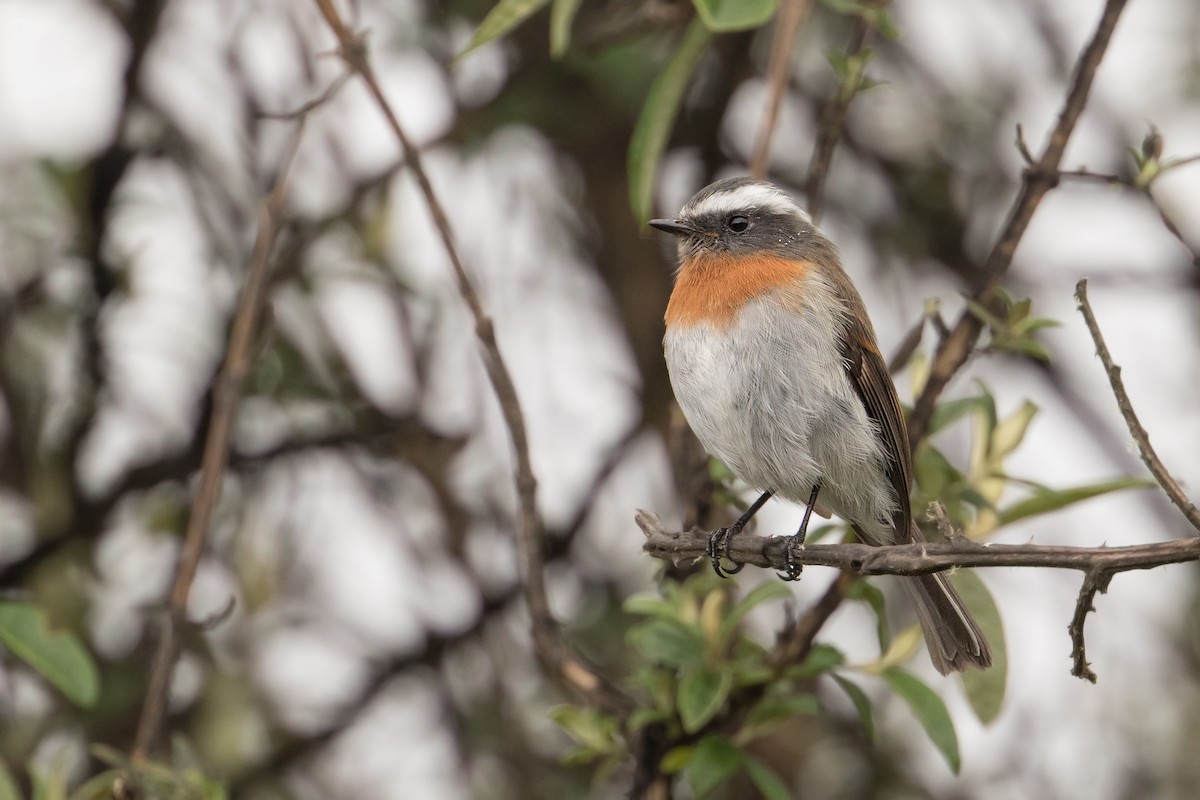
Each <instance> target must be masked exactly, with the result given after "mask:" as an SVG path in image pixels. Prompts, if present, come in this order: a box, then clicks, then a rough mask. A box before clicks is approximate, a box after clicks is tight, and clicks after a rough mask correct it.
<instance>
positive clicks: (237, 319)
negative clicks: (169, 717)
mask: <svg viewBox="0 0 1200 800" xmlns="http://www.w3.org/2000/svg"><path fill="white" fill-rule="evenodd" d="M303 132H304V120H303V118H302V119H301V120H300V122H299V124H297V126H296V129H295V131H294V133H293V134H292V138H291V141H290V142H289V143H288V149H287V151H286V153H285V154H284V157H283V160H282V163H281V164H280V167H279V175H278V177H276V179H275V185H274V186H273V187H272V188H271V191H270V194H268V195H267V197H266V199H264V200H263V202H262V204H261V205H260V207H259V212H258V235H257V237H256V239H255V242H254V249H253V250H252V251H251V254H250V261H249V264H248V266H247V268H246V286H245V288H243V289H242V294H241V297H240V298H239V299H238V305H237V310H236V312H235V314H234V319H233V327H232V329H231V331H230V334H229V345H228V347H227V349H226V351H225V359H224V361H223V362H222V365H221V371H220V372H219V373H218V374H217V377H216V379H215V383H214V385H213V401H212V414H211V417H210V422H209V426H208V436H207V438H206V439H205V442H204V455H203V458H202V460H201V462H200V484H199V487H198V488H197V490H196V496H195V498H194V499H193V500H192V510H191V513H190V514H189V515H188V524H187V531H186V533H185V534H184V540H183V549H182V550H181V551H180V554H179V563H178V565H177V567H176V571H175V578H174V581H173V582H172V584H171V594H170V597H169V599H168V601H167V611H168V619H167V621H166V625H165V627H164V629H163V634H162V637H161V638H160V639H159V642H158V646H157V648H156V650H155V652H154V661H153V664H152V666H151V668H150V682H149V686H148V687H147V689H146V701H145V703H144V704H143V705H142V715H141V717H140V719H139V720H138V727H137V733H136V734H135V736H134V742H133V750H132V753H131V757H132V759H133V760H134V761H135V762H138V761H142V760H144V759H145V757H146V755H147V753H148V752H149V750H150V748H151V746H153V744H154V740H155V739H156V738H157V737H158V732H159V730H160V729H161V728H162V723H163V718H164V716H165V715H166V708H167V694H168V692H169V690H170V687H171V675H172V673H173V672H174V670H175V661H176V660H177V659H178V657H179V648H180V639H181V637H182V631H183V628H184V627H185V626H186V625H187V624H188V620H187V601H188V595H189V594H190V592H191V589H192V581H193V580H194V579H195V577H196V570H197V569H198V568H199V566H200V557H201V555H202V554H203V552H204V544H205V541H206V539H207V538H208V528H209V522H210V521H211V519H212V514H213V510H214V509H215V508H216V505H217V500H218V499H219V498H220V496H221V483H222V481H223V480H224V478H225V469H226V467H227V466H228V464H229V445H230V440H231V439H232V438H233V426H234V422H235V420H236V418H237V410H238V405H239V403H240V402H241V393H242V383H243V382H244V380H245V378H246V374H247V373H248V372H249V369H250V365H251V362H252V360H253V354H252V352H251V350H252V346H253V343H254V337H255V333H256V331H257V329H258V319H259V317H260V316H261V313H262V308H263V305H264V304H265V302H266V296H267V286H268V284H269V278H270V258H271V251H272V250H273V249H274V246H275V240H276V238H277V237H278V235H279V230H280V227H281V224H282V214H283V207H284V203H285V202H286V200H287V178H288V172H289V170H290V167H291V164H292V161H293V159H294V158H295V155H296V150H297V149H298V148H299V146H300V138H301V136H302V134H303Z"/></svg>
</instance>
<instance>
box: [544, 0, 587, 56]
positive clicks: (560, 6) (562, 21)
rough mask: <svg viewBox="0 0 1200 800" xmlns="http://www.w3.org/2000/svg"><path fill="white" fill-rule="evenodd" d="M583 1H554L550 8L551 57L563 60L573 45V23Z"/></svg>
mask: <svg viewBox="0 0 1200 800" xmlns="http://www.w3.org/2000/svg"><path fill="white" fill-rule="evenodd" d="M582 2H583V0H554V5H552V6H551V7H550V55H551V57H553V58H562V57H563V54H564V53H566V52H567V47H568V46H569V45H570V44H571V23H572V22H574V21H575V14H576V13H578V11H579V6H580V4H581V3H582Z"/></svg>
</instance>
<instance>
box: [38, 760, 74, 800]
mask: <svg viewBox="0 0 1200 800" xmlns="http://www.w3.org/2000/svg"><path fill="white" fill-rule="evenodd" d="M29 781H30V783H31V784H32V788H33V794H32V800H67V767H66V766H65V764H64V763H63V759H61V758H56V759H55V763H53V764H50V765H47V766H39V765H37V764H34V765H31V766H30V767H29Z"/></svg>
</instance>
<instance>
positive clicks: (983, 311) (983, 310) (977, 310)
mask: <svg viewBox="0 0 1200 800" xmlns="http://www.w3.org/2000/svg"><path fill="white" fill-rule="evenodd" d="M964 299H965V300H966V303H967V309H968V310H969V311H970V312H971V313H972V314H974V315H975V317H976V318H978V319H979V321H980V322H982V323H983V324H984V325H987V326H988V328H989V329H990V330H991V331H992V332H993V333H999V332H1002V331H1004V329H1005V328H1006V327H1008V326H1007V325H1005V324H1004V320H1002V319H1000V318H999V317H997V316H996V315H995V314H993V313H992V312H991V311H990V310H988V307H987V306H985V305H983V304H982V303H980V302H979V301H978V300H975V299H973V298H970V297H967V298H964Z"/></svg>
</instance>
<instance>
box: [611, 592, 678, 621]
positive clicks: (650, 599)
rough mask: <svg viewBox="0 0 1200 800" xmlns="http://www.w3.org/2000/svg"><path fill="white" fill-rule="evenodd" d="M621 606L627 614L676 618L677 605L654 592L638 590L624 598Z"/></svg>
mask: <svg viewBox="0 0 1200 800" xmlns="http://www.w3.org/2000/svg"><path fill="white" fill-rule="evenodd" d="M621 608H622V609H623V610H624V611H625V612H626V613H628V614H640V615H642V616H646V617H659V618H661V619H670V620H678V619H679V606H678V604H676V603H672V602H671V601H670V600H668V599H667V598H665V597H663V596H662V595H660V594H657V593H656V592H638V593H637V594H634V595H630V596H629V597H627V598H625V602H624V603H622V604H621Z"/></svg>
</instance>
